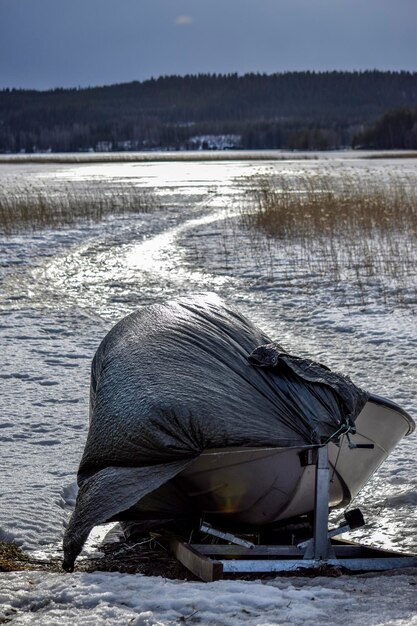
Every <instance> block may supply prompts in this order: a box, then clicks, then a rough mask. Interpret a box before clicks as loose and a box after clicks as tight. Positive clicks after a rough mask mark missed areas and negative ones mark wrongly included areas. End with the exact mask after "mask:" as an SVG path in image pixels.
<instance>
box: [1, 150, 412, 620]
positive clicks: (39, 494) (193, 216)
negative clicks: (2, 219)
mask: <svg viewBox="0 0 417 626" xmlns="http://www.w3.org/2000/svg"><path fill="white" fill-rule="evenodd" d="M329 163H330V164H331V166H332V167H333V168H335V169H337V168H341V167H345V166H348V167H349V168H351V169H353V170H354V172H355V175H358V176H359V175H366V176H385V175H386V173H387V172H392V171H394V170H396V171H399V172H404V173H405V174H406V175H407V176H414V177H417V167H416V162H415V161H412V160H408V159H407V160H401V162H398V161H396V162H394V161H392V162H390V161H389V160H388V159H387V160H385V159H384V160H380V161H379V160H378V161H372V162H370V161H366V160H363V159H359V158H358V156H357V155H355V156H354V157H352V156H349V155H343V154H342V155H341V154H340V153H339V154H337V155H324V156H323V159H321V158H318V159H316V160H311V159H310V160H308V161H307V160H306V161H302V160H301V159H298V160H296V161H295V160H294V161H282V162H278V161H275V162H272V161H269V162H268V161H265V162H261V161H253V162H249V161H239V162H238V161H235V162H234V161H227V162H224V163H222V162H209V163H208V162H207V163H204V162H193V163H190V162H170V163H166V162H165V163H163V162H160V163H145V162H144V163H137V164H133V163H120V164H117V163H116V164H115V163H103V164H87V165H66V164H61V165H53V164H44V165H34V164H30V163H25V164H24V165H13V164H11V165H10V164H0V186H2V187H3V188H4V189H9V190H10V191H11V192H13V190H14V189H15V188H16V187H19V186H20V187H21V188H25V189H27V188H32V189H33V193H34V194H36V193H37V190H39V189H43V188H45V186H46V187H47V188H48V189H50V190H51V192H54V193H65V190H66V189H67V188H68V187H67V186H68V184H71V185H72V187H73V188H75V187H76V188H77V189H79V190H82V189H84V188H85V189H90V190H91V189H93V190H95V192H97V193H101V192H102V193H105V192H106V190H107V189H109V188H112V187H113V186H114V187H115V188H116V187H117V189H119V188H120V187H121V186H123V185H127V186H130V185H136V186H138V187H141V188H143V189H145V190H150V191H151V192H152V193H155V194H156V195H157V197H158V201H159V202H160V204H161V205H162V206H163V209H162V210H161V211H156V212H154V213H149V214H146V215H140V214H138V215H134V216H118V217H114V218H107V219H106V220H104V222H102V223H101V224H79V225H76V226H74V227H71V228H66V229H64V230H55V231H53V230H50V231H48V230H47V231H43V232H41V233H32V234H27V235H19V236H13V237H8V238H5V237H2V236H0V261H1V262H0V280H1V281H2V289H1V291H0V342H1V353H2V354H1V356H2V367H1V370H0V385H1V394H2V412H1V415H0V472H1V475H2V489H1V500H0V503H1V511H0V539H7V540H11V539H14V540H15V541H16V542H18V543H19V544H20V545H22V546H23V547H24V548H25V549H27V550H29V551H31V552H32V554H34V555H36V556H37V557H38V558H39V557H43V558H50V557H51V556H53V555H59V554H60V551H61V541H62V534H63V528H64V525H65V524H66V522H67V519H68V516H69V513H70V511H71V509H72V507H73V504H74V498H75V494H76V488H75V484H74V481H75V474H76V470H77V466H78V463H79V459H80V456H81V453H82V449H83V445H84V442H85V437H86V433H87V415H88V388H89V368H90V361H91V358H92V356H93V354H94V351H95V349H96V347H97V346H98V344H99V342H100V340H101V339H102V337H103V336H104V334H105V333H106V332H107V330H108V329H109V328H110V327H111V326H112V325H113V323H114V322H115V321H117V320H118V319H120V318H121V317H122V316H124V315H126V314H127V313H129V312H131V311H132V310H134V309H135V308H137V307H139V306H143V305H144V304H147V303H149V302H155V301H158V300H162V299H164V298H166V297H172V296H176V295H179V294H185V293H188V292H190V291H195V290H201V289H206V290H211V291H216V292H217V293H219V295H221V296H222V297H224V298H225V299H227V300H228V301H229V302H231V304H232V305H234V306H236V307H237V308H239V309H240V310H241V311H242V312H243V313H244V314H246V315H247V316H248V317H249V318H250V319H252V320H253V321H254V322H255V323H256V324H258V325H259V326H260V327H261V328H263V329H264V330H265V331H266V332H267V333H268V334H270V335H272V336H273V337H275V338H277V339H278V340H279V342H280V343H282V344H284V345H285V346H287V347H289V348H291V350H292V351H293V352H295V353H299V354H301V355H306V356H310V357H312V358H314V359H317V360H318V361H321V362H324V363H326V364H327V365H329V366H330V367H332V368H334V369H336V370H339V371H342V372H344V373H347V374H349V375H350V376H351V378H352V379H353V381H354V382H355V383H357V384H358V385H360V386H363V387H364V388H367V389H369V390H370V391H373V392H376V393H379V394H380V395H385V396H387V397H388V398H390V399H392V400H394V401H396V402H398V403H399V404H400V405H401V406H402V407H403V408H404V409H406V410H407V411H408V412H410V413H411V415H413V416H414V417H416V415H417V398H416V395H415V389H416V371H417V350H416V347H417V325H416V323H415V310H413V309H412V308H411V307H410V308H399V307H396V306H387V305H385V304H384V303H382V304H381V303H380V302H379V301H378V300H376V299H375V300H374V301H371V303H370V305H368V306H363V304H361V303H357V302H355V299H354V298H353V297H352V298H351V299H350V300H349V302H348V303H346V302H343V300H342V299H341V298H340V299H338V298H337V296H335V294H334V293H332V292H331V290H330V289H329V288H328V286H326V285H325V284H321V285H320V286H319V288H317V290H316V292H314V293H308V294H306V292H305V289H304V287H303V277H302V276H298V277H296V278H295V279H294V280H293V281H292V282H291V283H286V282H285V280H284V276H282V275H280V274H279V273H278V274H276V275H275V276H270V275H269V274H268V264H267V263H266V262H265V264H263V265H262V264H261V265H259V264H257V263H256V262H255V260H254V258H253V256H251V254H250V243H251V242H250V237H247V236H245V234H244V233H241V232H240V233H239V236H238V238H237V239H236V238H235V234H236V224H235V219H234V218H235V215H236V213H237V212H238V210H239V207H240V205H241V203H242V202H243V201H244V198H245V197H246V193H247V190H248V189H249V188H250V186H251V182H250V177H251V176H252V175H254V174H261V175H263V174H267V175H270V174H271V173H272V174H273V173H274V172H278V173H280V174H282V173H285V172H287V174H288V175H289V176H294V175H296V174H297V172H298V173H299V172H303V171H309V172H316V171H317V172H319V171H320V168H322V167H324V166H325V167H328V166H329ZM226 248H227V250H228V253H227V254H225V252H224V251H225V250H226ZM270 254H271V251H270V250H268V249H265V258H266V259H267V260H268V262H269V260H270V256H268V255H270ZM274 254H275V252H274ZM348 295H349V294H348ZM350 295H352V294H350ZM416 438H417V435H416V434H414V435H412V436H411V437H409V438H407V439H405V440H404V441H403V442H402V443H401V444H400V445H399V446H398V447H397V448H396V449H395V450H394V452H393V453H392V454H391V455H390V457H389V458H388V460H387V461H386V462H385V463H384V464H383V465H382V466H381V468H380V469H379V470H378V472H377V474H376V475H375V476H374V478H373V479H372V480H371V481H370V483H369V484H368V485H367V486H366V487H365V489H364V490H363V491H362V493H361V494H360V495H359V497H358V499H357V502H355V504H356V505H359V506H361V508H362V509H363V511H364V514H365V517H366V519H367V520H368V522H369V523H368V525H367V527H366V534H365V531H362V530H359V531H356V533H355V534H354V536H355V537H358V538H360V539H362V540H366V541H368V542H373V543H375V544H377V545H381V546H385V547H395V548H397V549H402V550H411V551H417V519H416V515H415V507H416V502H417V471H416V465H415V448H416ZM335 517H337V516H335ZM105 528H106V527H104V529H105ZM104 529H103V528H101V529H98V531H97V533H96V534H95V536H96V537H99V536H100V533H101V534H103V531H104ZM87 549H88V550H95V548H94V541H90V544H89V546H88V547H87ZM416 573H417V572H415V571H413V572H411V571H410V572H409V573H407V574H400V575H395V576H392V575H381V574H379V575H377V576H370V575H368V576H341V577H337V578H320V577H318V578H298V577H296V578H293V577H291V578H280V577H276V578H271V579H268V580H262V581H251V582H245V581H230V580H223V581H219V582H216V583H209V584H207V583H193V582H184V581H167V580H163V579H161V578H152V577H144V576H142V575H135V576H132V575H127V574H116V573H94V574H87V573H75V574H72V575H64V574H51V573H45V572H29V571H25V572H17V573H0V607H1V608H0V623H1V622H2V620H3V621H6V622H7V621H11V622H12V623H13V624H45V625H50V624H67V623H68V624H116V623H117V624H119V623H120V624H136V625H143V626H145V625H149V626H151V625H152V626H155V625H157V624H163V625H164V626H167V625H168V624H175V623H186V624H203V625H204V624H216V625H221V624H227V625H230V626H234V625H235V624H248V625H255V624H256V625H257V626H267V625H272V624H302V625H304V624H305V625H309V624H315V625H316V624H322V623H323V624H324V623H326V622H331V623H334V624H346V623H349V622H351V623H352V624H356V623H358V624H359V623H360V624H361V625H362V624H363V625H365V626H366V625H367V624H369V625H372V626H377V625H379V624H392V625H395V626H400V625H402V624H404V625H406V624H407V625H409V624H411V625H412V624H417V599H416V594H415V585H416V582H417V577H416Z"/></svg>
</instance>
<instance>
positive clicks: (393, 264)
mask: <svg viewBox="0 0 417 626" xmlns="http://www.w3.org/2000/svg"><path fill="white" fill-rule="evenodd" d="M254 183H255V185H254V191H253V196H254V198H255V201H254V202H253V204H252V206H250V207H249V208H248V207H245V208H244V209H243V210H242V213H241V218H240V221H241V224H243V226H244V227H245V228H246V229H249V230H250V231H251V232H252V233H254V234H255V235H254V238H253V245H252V254H253V255H254V257H255V259H256V257H257V256H259V255H266V256H267V257H268V259H269V260H268V262H269V272H270V274H271V275H272V276H273V275H275V276H278V275H279V276H280V277H281V278H284V279H287V280H290V279H291V278H294V277H295V276H297V275H298V276H300V275H302V276H303V277H304V279H305V281H306V286H307V287H309V288H310V289H315V288H316V287H317V286H318V284H319V282H320V281H321V283H322V284H323V281H328V282H329V283H330V282H331V283H332V286H333V288H336V289H337V288H340V287H341V286H342V289H347V288H348V286H350V287H351V288H352V289H354V290H356V292H357V293H359V295H360V297H361V299H362V301H365V300H366V296H367V294H368V293H369V292H370V291H373V292H374V294H375V291H378V293H379V297H381V296H382V297H383V298H384V299H387V298H388V296H389V295H390V296H392V295H393V294H394V296H395V297H394V300H395V301H396V304H404V303H407V302H408V303H411V304H413V305H414V306H415V304H416V303H417V292H416V288H417V284H416V270H417V189H416V185H415V181H413V180H411V179H407V178H400V177H398V176H388V177H385V178H383V177H378V179H375V178H371V177H369V175H368V176H363V175H360V174H359V175H354V174H352V173H350V172H347V171H344V172H339V173H337V174H333V173H321V174H315V173H310V174H303V175H300V176H299V177H296V178H289V177H286V176H284V175H282V176H279V177H277V178H274V179H268V178H263V179H256V180H255V181H254ZM256 233H258V235H260V236H256ZM265 236H266V237H265Z"/></svg>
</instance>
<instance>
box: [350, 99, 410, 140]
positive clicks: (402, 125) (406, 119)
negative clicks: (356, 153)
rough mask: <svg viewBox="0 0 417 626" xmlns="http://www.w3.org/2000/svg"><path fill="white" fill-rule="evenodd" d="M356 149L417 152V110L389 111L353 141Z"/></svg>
mask: <svg viewBox="0 0 417 626" xmlns="http://www.w3.org/2000/svg"><path fill="white" fill-rule="evenodd" d="M352 144H353V145H354V146H355V147H360V148H371V149H376V150H391V149H396V150H417V108H415V109H399V110H396V111H389V112H388V113H386V114H385V115H383V116H382V117H381V118H380V119H379V120H377V122H376V123H375V124H374V125H373V126H372V127H371V128H368V129H366V130H365V131H363V132H361V133H358V134H357V135H356V136H355V137H354V138H353V140H352Z"/></svg>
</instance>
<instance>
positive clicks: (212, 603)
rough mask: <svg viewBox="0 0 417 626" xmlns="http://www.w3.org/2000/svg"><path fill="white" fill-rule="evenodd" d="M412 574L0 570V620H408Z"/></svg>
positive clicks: (97, 623)
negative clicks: (177, 576) (230, 576)
mask: <svg viewBox="0 0 417 626" xmlns="http://www.w3.org/2000/svg"><path fill="white" fill-rule="evenodd" d="M415 574H416V573H414V576H413V575H411V576H410V575H408V576H403V575H400V576H383V575H378V576H355V577H347V576H342V577H340V578H291V579H285V578H279V577H278V578H276V579H274V580H269V581H267V582H265V581H254V582H245V581H231V580H222V581H218V582H214V583H198V582H195V583H190V582H188V583H185V582H181V581H172V580H164V579H162V578H154V577H145V576H139V575H135V576H132V575H128V574H118V573H104V574H103V573H93V574H72V575H67V576H64V575H60V574H41V573H40V572H32V573H28V572H25V573H20V572H19V573H15V574H8V575H7V576H5V575H2V576H1V577H0V584H2V585H3V586H2V588H1V590H0V605H2V608H0V623H2V620H4V622H6V620H9V619H10V620H11V623H12V624H14V625H15V626H18V625H22V626H26V625H28V624H33V625H34V626H35V625H36V626H57V625H61V624H71V625H72V624H77V625H78V624H80V625H81V624H82V626H90V625H91V626H102V625H103V626H104V625H106V626H113V625H116V624H117V625H119V624H124V625H125V624H126V625H130V626H168V625H174V624H189V625H196V624H199V625H201V626H209V625H210V626H240V625H244V626H278V625H279V626H286V625H288V626H289V625H294V626H321V625H323V626H324V625H325V624H335V625H339V624H340V626H346V624H351V625H352V626H353V625H355V626H356V625H358V626H359V625H360V626H380V625H382V624H383V625H385V626H415V625H416V624H417V601H416V586H417V576H416V575H415ZM4 622H3V623H4ZM6 623H7V622H6Z"/></svg>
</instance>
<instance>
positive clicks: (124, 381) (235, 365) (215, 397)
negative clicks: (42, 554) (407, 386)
mask: <svg viewBox="0 0 417 626" xmlns="http://www.w3.org/2000/svg"><path fill="white" fill-rule="evenodd" d="M366 399H367V396H366V394H365V393H364V392H363V391H361V390H360V389H358V388H357V387H356V386H355V385H353V383H351V382H350V380H349V379H348V378H346V377H344V376H342V375H340V374H335V373H332V372H331V371H330V370H328V369H327V368H326V367H324V366H322V365H320V364H318V363H315V362H313V361H310V360H307V359H301V358H299V357H295V356H292V355H290V354H288V353H286V352H285V350H284V349H283V348H281V347H280V346H279V345H278V344H276V343H271V340H270V339H269V338H268V337H267V336H266V335H264V334H263V333H262V332H261V331H260V330H258V329H257V328H256V327H255V326H253V325H252V324H251V323H250V322H249V321H248V320H247V319H245V318H244V317H242V316H241V315H240V314H238V313H236V312H235V311H233V310H231V309H230V308H229V307H228V306H227V305H226V304H225V303H224V302H222V301H221V300H220V299H219V298H218V297H217V296H215V295H211V294H209V295H199V296H196V297H193V298H191V297H190V298H182V299H179V300H177V301H169V302H166V303H165V304H157V305H154V306H150V307H146V308H143V309H141V310H139V311H137V312H135V313H133V314H131V315H129V316H127V317H126V318H124V319H123V320H121V321H120V322H119V323H118V324H116V326H114V328H113V329H112V330H111V331H110V332H109V333H108V335H107V336H106V337H105V338H104V340H103V341H102V343H101V345H100V346H99V348H98V350H97V352H96V354H95V356H94V360H93V363H92V373H91V403H90V428H89V433H88V438H87V443H86V446H85V450H84V454H83V457H82V460H81V464H80V468H79V472H78V484H79V487H80V490H79V493H78V497H77V502H76V507H75V511H74V513H73V516H72V518H71V520H70V523H69V526H68V528H67V531H66V534H65V538H64V555H65V558H64V567H65V568H66V569H71V568H72V566H73V563H74V560H75V558H76V557H77V555H78V554H79V552H80V550H81V548H82V546H83V544H84V542H85V540H86V538H87V536H88V534H89V532H90V530H91V529H92V528H93V526H95V525H97V524H100V523H104V522H106V521H108V520H110V519H117V516H118V515H119V514H121V513H122V512H123V511H126V510H127V509H129V508H130V507H132V506H134V505H135V504H136V503H137V502H139V501H140V500H141V499H142V498H144V496H146V495H147V494H149V493H151V492H152V491H154V490H155V489H157V488H158V487H160V486H161V485H163V484H164V483H166V482H167V481H169V480H170V479H172V478H173V477H174V476H176V475H177V474H178V473H179V472H181V471H182V470H183V469H184V468H185V467H186V466H187V465H188V464H189V463H190V462H191V461H192V460H193V459H194V458H196V457H197V456H198V455H199V454H200V453H201V452H202V451H203V450H205V449H208V448H222V447H228V446H293V445H305V444H311V443H318V442H320V441H321V440H322V439H323V438H328V437H330V436H331V435H332V434H333V433H335V431H337V430H338V428H339V427H340V426H341V425H342V424H344V423H346V422H351V423H352V422H353V421H354V420H355V418H356V416H357V415H358V414H359V412H360V410H361V408H362V407H363V405H364V404H365V402H366Z"/></svg>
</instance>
